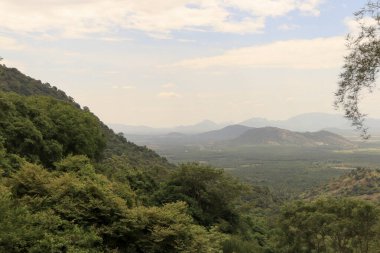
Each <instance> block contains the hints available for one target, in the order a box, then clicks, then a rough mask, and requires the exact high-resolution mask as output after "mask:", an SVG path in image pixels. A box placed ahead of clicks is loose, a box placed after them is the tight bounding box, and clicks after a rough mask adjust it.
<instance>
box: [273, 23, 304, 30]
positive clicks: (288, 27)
mask: <svg viewBox="0 0 380 253" xmlns="http://www.w3.org/2000/svg"><path fill="white" fill-rule="evenodd" d="M277 28H278V30H280V31H292V30H296V29H298V28H300V26H299V25H295V24H282V25H280V26H278V27H277Z"/></svg>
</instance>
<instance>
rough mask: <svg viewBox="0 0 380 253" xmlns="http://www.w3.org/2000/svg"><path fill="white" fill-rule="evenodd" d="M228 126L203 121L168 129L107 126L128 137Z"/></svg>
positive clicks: (198, 131) (120, 125)
mask: <svg viewBox="0 0 380 253" xmlns="http://www.w3.org/2000/svg"><path fill="white" fill-rule="evenodd" d="M226 125H228V124H223V123H222V124H217V123H215V122H213V121H211V120H204V121H201V122H199V123H197V124H194V125H189V126H176V127H171V128H170V127H168V128H153V127H148V126H131V125H123V124H109V126H110V127H111V128H112V129H113V130H114V131H115V132H118V133H124V134H126V135H127V136H128V135H165V134H169V133H173V132H177V133H183V134H198V133H202V132H207V131H213V130H217V129H220V128H222V127H225V126H226Z"/></svg>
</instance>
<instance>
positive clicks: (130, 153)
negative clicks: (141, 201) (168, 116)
mask: <svg viewBox="0 0 380 253" xmlns="http://www.w3.org/2000/svg"><path fill="white" fill-rule="evenodd" d="M0 91H3V92H14V93H17V94H19V95H22V96H36V95H41V96H48V97H51V98H54V99H58V100H61V101H64V102H67V103H69V104H72V105H73V106H75V107H77V108H80V105H79V104H78V103H76V102H75V101H74V99H73V98H72V97H70V96H68V95H66V93H65V92H64V91H62V90H60V89H58V88H57V87H55V86H52V85H50V84H49V83H42V82H41V81H39V80H35V79H33V78H31V77H29V76H26V75H25V74H23V73H21V72H20V71H19V70H17V69H15V68H8V67H6V66H5V65H0ZM85 111H87V112H88V109H87V108H86V109H85ZM88 113H90V112H88ZM90 114H92V113H90ZM92 117H93V118H94V120H95V123H94V124H97V125H99V127H100V128H101V132H102V133H103V135H104V136H105V146H104V148H103V150H102V154H101V157H102V159H107V158H110V157H112V156H114V155H117V156H122V157H123V160H124V162H125V163H127V164H128V165H130V166H132V167H134V168H140V169H141V168H147V169H148V168H149V169H152V170H154V171H155V172H158V171H159V170H165V169H167V168H172V167H173V165H171V164H169V163H168V162H167V160H166V159H165V158H163V157H160V156H159V155H157V154H156V153H155V152H154V151H152V150H150V149H148V148H146V147H141V146H137V145H135V144H134V143H132V142H129V141H127V140H125V138H124V137H122V136H121V135H117V134H115V133H114V132H113V131H112V130H111V129H110V128H108V127H107V126H106V125H105V124H104V123H103V122H101V121H100V120H99V119H98V118H97V117H96V116H95V115H93V114H92ZM72 127H75V126H74V125H73V126H72ZM99 157H100V156H99ZM161 172H162V171H161ZM163 173H165V172H163Z"/></svg>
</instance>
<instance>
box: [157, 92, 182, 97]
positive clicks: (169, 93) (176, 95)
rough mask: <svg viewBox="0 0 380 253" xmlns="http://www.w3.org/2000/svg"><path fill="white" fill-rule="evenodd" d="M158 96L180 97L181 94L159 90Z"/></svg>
mask: <svg viewBox="0 0 380 253" xmlns="http://www.w3.org/2000/svg"><path fill="white" fill-rule="evenodd" d="M157 96H158V97H160V98H180V97H181V95H180V94H178V93H175V92H160V93H158V94H157Z"/></svg>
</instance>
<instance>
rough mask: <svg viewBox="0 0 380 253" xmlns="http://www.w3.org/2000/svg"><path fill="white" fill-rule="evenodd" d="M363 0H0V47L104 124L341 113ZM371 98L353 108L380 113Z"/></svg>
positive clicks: (11, 61)
mask: <svg viewBox="0 0 380 253" xmlns="http://www.w3.org/2000/svg"><path fill="white" fill-rule="evenodd" d="M365 2H366V1H354V0H348V1H344V3H342V1H338V0H333V1H324V0H302V1H294V0H277V1H245V0H241V1H237V0H236V1H235V0H231V1H221V0H183V1H169V0H162V1H154V2H153V1H147V0H144V1H139V2H136V1H132V2H131V1H124V0H122V1H117V2H109V1H105V0H94V1H91V2H89V1H85V0H78V1H63V0H57V1H52V2H46V1H43V0H31V1H27V2H25V1H23V2H21V1H19V0H3V1H2V2H1V3H0V21H1V22H0V47H1V48H2V52H1V53H0V56H1V57H3V58H4V61H3V62H2V63H4V64H6V65H7V66H12V67H16V68H18V69H20V70H21V71H22V72H24V73H25V74H27V75H29V76H31V77H33V78H36V79H41V80H42V81H43V82H49V83H51V84H52V85H54V86H57V87H58V88H59V89H62V90H63V91H65V92H66V93H67V94H68V95H70V96H72V97H73V98H74V99H75V100H76V101H77V102H78V103H80V104H81V105H83V106H88V107H89V108H90V109H91V111H93V112H94V113H95V114H96V115H98V116H99V117H100V118H101V119H102V120H103V121H104V122H107V123H118V124H127V125H147V126H153V127H163V126H176V125H191V124H194V123H196V122H200V121H202V120H205V119H209V120H212V121H215V122H226V121H233V122H236V123H237V122H240V121H243V120H245V119H248V118H252V117H262V118H268V119H274V120H284V119H287V118H290V117H292V116H295V115H298V114H302V113H308V112H324V113H340V112H339V111H335V110H334V108H333V100H334V91H335V90H336V88H337V81H338V76H339V73H340V68H341V65H342V64H343V56H344V55H345V36H346V34H347V33H348V32H354V31H355V30H356V27H355V26H354V25H353V23H354V22H353V14H352V13H353V12H355V11H357V10H359V9H360V8H361V7H362V6H363V5H364V3H365ZM83 10H86V11H83ZM378 101H380V95H379V94H378V93H376V92H375V93H374V94H371V95H370V96H366V98H365V99H364V100H363V101H362V108H363V112H364V113H367V114H368V115H369V116H370V117H378V118H380V110H379V109H378V108H379V107H378Z"/></svg>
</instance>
